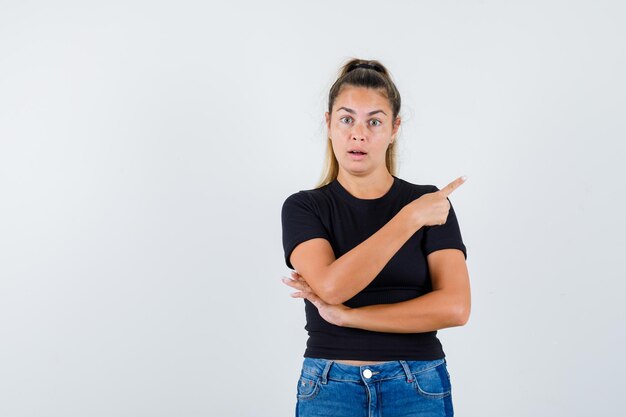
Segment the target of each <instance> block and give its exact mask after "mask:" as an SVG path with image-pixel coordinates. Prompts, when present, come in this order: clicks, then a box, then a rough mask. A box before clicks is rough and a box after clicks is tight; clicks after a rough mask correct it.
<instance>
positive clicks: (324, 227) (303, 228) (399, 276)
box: [281, 176, 467, 361]
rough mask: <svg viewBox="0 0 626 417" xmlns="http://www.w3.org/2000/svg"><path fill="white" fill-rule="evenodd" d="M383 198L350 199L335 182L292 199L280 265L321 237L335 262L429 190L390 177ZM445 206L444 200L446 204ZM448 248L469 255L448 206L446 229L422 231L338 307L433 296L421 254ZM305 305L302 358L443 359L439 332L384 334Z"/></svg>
mask: <svg viewBox="0 0 626 417" xmlns="http://www.w3.org/2000/svg"><path fill="white" fill-rule="evenodd" d="M393 178H394V182H393V185H392V186H391V188H390V189H389V191H388V192H387V193H386V194H385V195H384V196H382V197H380V198H376V199H360V198H356V197H354V196H353V195H352V194H350V193H349V192H348V191H347V190H346V189H345V188H343V186H342V185H341V184H340V183H339V181H337V180H336V179H335V180H334V181H332V182H331V183H329V184H327V185H325V186H323V187H320V188H317V189H312V190H303V191H299V192H297V193H295V194H292V195H290V196H289V197H288V198H287V199H286V200H285V202H284V203H283V207H282V214H281V216H282V227H283V247H284V250H285V262H286V264H287V266H288V267H289V268H291V269H294V268H293V266H292V265H291V262H290V259H289V258H290V256H291V252H292V251H293V250H294V248H295V247H296V246H297V245H299V244H300V243H302V242H304V241H306V240H309V239H313V238H324V239H326V240H328V242H330V245H331V247H332V248H333V252H334V253H335V258H339V257H340V256H342V255H343V254H345V253H347V252H349V251H350V250H351V249H353V248H354V247H355V246H357V245H359V244H360V243H361V242H363V241H364V240H366V239H367V238H369V237H370V236H371V235H372V234H374V233H375V232H376V231H378V230H379V229H380V228H381V227H383V226H384V225H385V224H386V223H387V222H388V221H389V220H391V218H392V217H394V216H395V215H396V214H397V213H398V212H399V211H400V209H401V208H402V207H404V206H405V205H407V204H408V203H410V202H411V201H413V200H415V199H417V198H419V197H420V196H422V195H423V194H426V193H431V192H434V191H437V190H439V188H437V187H436V186H434V185H417V184H411V183H409V182H407V181H405V180H403V179H401V178H398V177H396V176H394V177H393ZM448 201H450V200H449V199H448ZM446 248H456V249H460V250H461V251H463V255H464V257H465V259H467V251H466V248H465V245H464V244H463V239H462V238H461V231H460V229H459V225H458V222H457V219H456V215H455V213H454V209H453V207H452V204H450V211H449V212H448V218H447V220H446V223H444V224H443V225H440V226H424V227H422V228H420V229H419V230H418V231H417V232H416V233H415V234H413V236H411V238H409V240H408V241H407V242H406V243H405V244H404V245H403V246H402V247H401V248H400V250H398V252H396V254H395V255H394V256H393V257H392V258H391V260H390V261H389V262H388V263H387V264H386V265H385V267H384V268H383V269H382V271H381V272H380V273H379V274H378V275H377V276H376V278H375V279H374V280H373V281H372V282H371V283H370V284H369V285H368V286H367V287H366V288H364V289H363V290H362V291H361V292H359V293H358V294H356V295H355V296H354V297H352V298H351V299H350V300H348V301H346V302H345V303H344V304H345V305H346V306H348V307H351V308H356V307H362V306H366V305H373V304H388V303H397V302H401V301H406V300H410V299H413V298H416V297H419V296H421V295H423V294H426V293H428V292H430V291H432V284H431V280H430V274H429V271H428V263H427V261H426V255H428V254H429V253H431V252H433V251H436V250H439V249H446ZM304 302H305V313H306V326H305V329H306V330H307V331H308V334H309V338H308V341H307V348H306V350H305V352H304V357H311V358H325V359H354V360H370V361H385V360H433V359H440V358H443V357H445V354H444V352H443V348H442V346H441V342H440V341H439V339H438V338H437V336H436V335H437V332H436V331H432V332H423V333H387V332H375V331H370V330H364V329H357V328H350V327H341V326H336V325H334V324H330V323H328V322H327V321H326V320H324V319H323V318H322V317H321V316H320V315H319V313H318V311H317V308H316V307H315V306H314V305H313V303H311V302H310V301H308V300H306V299H305V300H304Z"/></svg>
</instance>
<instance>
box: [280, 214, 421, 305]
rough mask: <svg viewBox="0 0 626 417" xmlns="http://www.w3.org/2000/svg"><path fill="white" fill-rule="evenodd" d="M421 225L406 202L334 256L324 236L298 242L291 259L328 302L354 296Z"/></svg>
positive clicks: (333, 302) (307, 280)
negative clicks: (378, 227)
mask: <svg viewBox="0 0 626 417" xmlns="http://www.w3.org/2000/svg"><path fill="white" fill-rule="evenodd" d="M421 227H422V225H421V224H420V223H419V220H417V219H415V216H414V215H413V213H412V212H411V211H409V210H408V209H407V206H405V207H404V208H402V209H401V210H400V211H399V212H398V214H396V215H395V216H394V217H393V218H392V219H391V220H389V222H387V224H385V225H384V226H383V227H381V228H380V229H379V230H378V231H377V232H376V233H374V234H373V235H372V236H370V237H369V238H368V239H366V240H365V241H363V242H361V243H360V244H359V245H358V246H356V247H354V248H352V250H350V251H349V252H347V253H345V254H344V255H342V256H340V257H339V259H335V255H334V253H333V250H332V247H331V246H330V243H329V242H328V241H327V240H326V239H319V238H318V239H311V240H308V241H306V242H303V243H301V244H299V245H298V246H297V247H296V248H295V249H294V250H293V252H292V253H291V258H290V261H291V263H292V265H293V266H294V267H295V268H296V271H297V272H298V273H299V274H300V275H302V277H303V278H304V279H305V280H306V282H307V283H308V284H309V285H310V286H311V288H312V289H313V291H315V293H316V294H317V295H318V296H319V297H320V298H321V299H322V300H323V301H325V302H326V303H328V304H341V303H343V302H345V301H346V300H349V299H350V298H352V297H354V296H355V295H356V294H358V293H359V292H360V291H361V290H363V289H364V288H365V287H367V285H368V284H369V283H370V282H372V281H373V280H374V278H376V276H377V275H378V274H379V273H380V271H382V269H383V268H384V267H385V265H386V264H387V263H388V262H389V260H390V259H391V258H392V257H393V256H394V254H395V253H396V252H398V250H400V248H401V247H402V245H404V244H405V243H406V241H407V240H409V238H410V237H411V236H412V235H413V234H414V233H415V232H417V231H418V230H419V229H420V228H421Z"/></svg>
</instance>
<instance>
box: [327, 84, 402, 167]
mask: <svg viewBox="0 0 626 417" xmlns="http://www.w3.org/2000/svg"><path fill="white" fill-rule="evenodd" d="M392 117H393V115H392V113H391V105H390V103H389V100H388V99H387V98H386V97H385V96H384V95H382V93H381V92H379V91H377V90H374V89H369V88H365V87H354V86H345V87H344V88H343V89H342V90H341V92H340V93H339V95H338V96H337V98H336V99H335V102H334V103H333V109H332V114H329V113H328V112H326V125H327V127H328V133H329V137H330V138H331V141H332V145H333V152H334V154H335V157H336V158H337V161H338V162H339V167H340V168H339V169H340V171H341V170H342V169H343V170H345V171H347V172H349V173H352V174H360V175H363V174H369V173H372V172H376V171H378V170H387V167H386V165H385V154H386V152H387V148H388V147H389V145H390V141H393V140H395V137H396V134H397V132H398V128H399V126H400V118H399V117H398V118H396V123H395V125H392ZM356 151H359V152H361V153H359V152H356Z"/></svg>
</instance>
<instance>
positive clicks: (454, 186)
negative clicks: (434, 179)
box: [439, 175, 467, 197]
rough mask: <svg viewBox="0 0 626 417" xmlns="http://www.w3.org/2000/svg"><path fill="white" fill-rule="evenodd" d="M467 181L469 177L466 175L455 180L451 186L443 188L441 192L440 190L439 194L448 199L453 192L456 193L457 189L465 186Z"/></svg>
mask: <svg viewBox="0 0 626 417" xmlns="http://www.w3.org/2000/svg"><path fill="white" fill-rule="evenodd" d="M466 179H467V177H466V176H465V175H463V176H461V177H459V178H457V179H455V180H454V181H452V182H451V183H450V184H448V185H446V186H445V187H443V188H442V189H441V190H439V192H440V193H442V194H443V195H444V196H446V197H448V196H449V195H450V194H452V191H454V190H456V189H457V188H459V186H460V185H461V184H463V183H464V182H465V180H466Z"/></svg>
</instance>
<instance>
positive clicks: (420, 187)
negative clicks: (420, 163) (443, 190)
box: [396, 177, 439, 198]
mask: <svg viewBox="0 0 626 417" xmlns="http://www.w3.org/2000/svg"><path fill="white" fill-rule="evenodd" d="M396 178H398V180H399V181H400V189H401V190H402V191H403V192H404V193H410V194H411V196H412V197H414V198H419V197H421V196H422V195H424V194H427V193H433V192H435V191H439V188H437V186H436V185H432V184H418V183H414V182H411V181H407V180H405V179H403V178H399V177H396Z"/></svg>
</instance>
